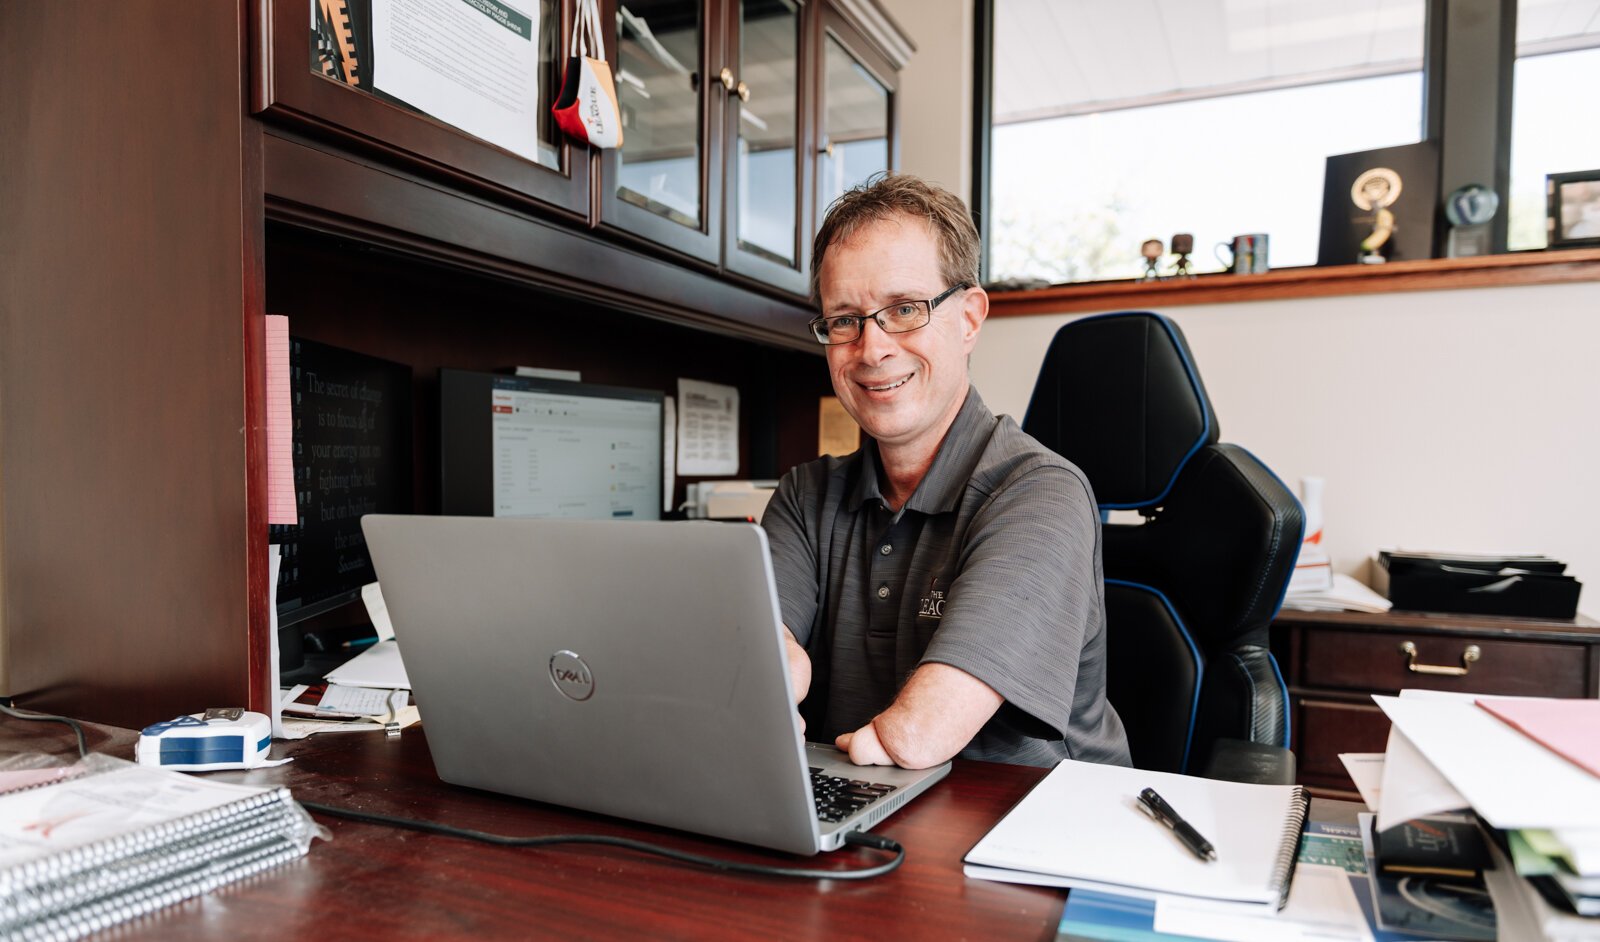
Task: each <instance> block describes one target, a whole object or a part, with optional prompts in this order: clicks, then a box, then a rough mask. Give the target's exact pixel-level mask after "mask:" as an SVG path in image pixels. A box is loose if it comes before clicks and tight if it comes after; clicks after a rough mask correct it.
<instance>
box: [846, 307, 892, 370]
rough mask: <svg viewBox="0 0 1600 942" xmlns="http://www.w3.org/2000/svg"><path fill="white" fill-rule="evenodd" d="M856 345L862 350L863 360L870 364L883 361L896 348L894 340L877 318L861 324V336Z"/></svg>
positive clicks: (866, 320)
mask: <svg viewBox="0 0 1600 942" xmlns="http://www.w3.org/2000/svg"><path fill="white" fill-rule="evenodd" d="M856 345H857V346H858V347H859V348H860V352H861V358H862V359H863V360H866V361H868V362H870V363H876V362H877V361H879V360H881V359H883V358H884V357H886V356H888V355H889V354H891V353H893V352H894V350H895V348H896V344H895V341H894V338H892V337H890V336H889V332H888V331H886V330H884V329H883V325H882V324H880V323H878V319H877V318H876V317H869V318H867V319H865V320H864V321H862V322H861V336H860V337H858V338H856Z"/></svg>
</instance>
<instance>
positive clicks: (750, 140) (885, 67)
mask: <svg viewBox="0 0 1600 942" xmlns="http://www.w3.org/2000/svg"><path fill="white" fill-rule="evenodd" d="M619 11H620V12H619V14H618V17H617V36H616V37H615V38H616V44H617V49H618V52H617V57H616V63H617V74H618V78H619V81H618V83H617V96H618V99H619V102H620V104H621V106H622V111H623V127H624V131H625V139H624V141H623V146H622V147H621V148H620V149H617V150H611V151H606V152H604V153H602V154H601V155H600V157H599V166H600V181H599V184H598V187H599V190H600V193H599V204H600V219H601V222H602V223H603V224H604V225H605V226H607V227H609V228H612V229H615V230H617V231H619V232H623V233H629V234H633V235H637V236H641V237H643V238H645V239H648V240H649V241H651V242H653V243H656V244H659V245H661V246H664V247H666V248H669V249H672V250H674V251H676V252H678V253H681V254H683V255H685V256H689V257H691V258H694V259H697V260H699V261H702V262H705V263H707V264H711V265H718V266H720V267H721V268H722V270H723V271H724V272H726V273H728V274H730V275H734V276H740V277H744V278H748V279H752V280H755V281H757V282H760V283H762V284H767V285H771V286H773V287H776V288H780V289H782V290H783V291H786V292H788V293H789V294H791V295H795V296H799V297H804V296H806V295H807V293H808V290H809V272H808V269H809V264H810V249H811V247H810V241H811V235H812V234H813V233H814V232H815V231H816V228H817V226H818V224H819V223H820V221H821V219H822V214H823V212H824V211H825V210H826V208H827V205H828V203H830V202H831V201H832V200H833V198H834V197H836V196H837V195H838V194H839V193H841V192H843V191H844V189H846V188H847V187H849V186H852V185H854V184H856V183H859V182H861V181H863V180H865V179H867V178H868V177H869V176H871V175H872V174H874V173H877V172H879V171H882V170H886V169H890V168H892V167H894V166H896V164H897V156H898V155H897V151H896V140H895V138H896V134H895V125H894V107H893V99H894V91H895V88H896V82H897V78H896V76H897V73H898V70H899V68H900V67H901V66H903V65H904V63H905V58H904V56H905V55H908V54H909V52H910V47H909V46H907V45H905V40H904V38H903V37H901V36H899V35H898V33H897V32H896V31H894V30H893V28H892V26H890V25H888V24H887V21H886V20H883V19H882V18H881V13H878V14H877V18H874V17H873V16H872V14H873V13H876V12H877V11H876V10H875V8H873V7H870V6H869V5H867V4H863V3H840V4H830V3H829V2H827V0H647V2H630V3H628V4H627V5H626V7H625V9H624V8H622V7H621V6H619ZM863 22H866V23H867V24H869V26H870V25H871V24H874V23H875V24H877V25H878V27H879V28H878V29H877V30H876V32H875V33H873V34H870V35H869V33H868V32H867V31H866V30H865V29H864V28H863V26H862V25H861V24H862V23H863ZM897 53H898V56H897Z"/></svg>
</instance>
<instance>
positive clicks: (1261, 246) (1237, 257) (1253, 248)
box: [1215, 232, 1267, 275]
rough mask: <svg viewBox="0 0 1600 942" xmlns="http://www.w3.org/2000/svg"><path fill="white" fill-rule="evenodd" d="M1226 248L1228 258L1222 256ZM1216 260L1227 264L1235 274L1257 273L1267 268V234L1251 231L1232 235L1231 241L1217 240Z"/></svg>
mask: <svg viewBox="0 0 1600 942" xmlns="http://www.w3.org/2000/svg"><path fill="white" fill-rule="evenodd" d="M1224 250H1226V251H1227V252H1228V254H1229V257H1228V258H1223V257H1222V253H1223V251H1224ZM1215 254H1216V256H1217V261H1219V262H1221V263H1222V264H1223V265H1225V266H1227V268H1228V271H1231V272H1233V273H1234V274H1235V275H1259V274H1261V273H1262V272H1264V271H1266V270H1267V234H1266V233H1265V232H1252V233H1250V234H1249V235H1241V236H1234V237H1233V242H1231V243H1229V242H1218V243H1217V247H1216V249H1215Z"/></svg>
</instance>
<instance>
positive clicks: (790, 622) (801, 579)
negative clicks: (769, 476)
mask: <svg viewBox="0 0 1600 942" xmlns="http://www.w3.org/2000/svg"><path fill="white" fill-rule="evenodd" d="M807 470H808V466H805V465H802V466H800V467H797V468H794V469H792V470H791V471H789V473H788V474H785V475H784V476H783V478H782V479H781V480H780V481H779V482H778V489H777V491H776V492H775V493H774V494H773V495H772V500H770V501H768V502H767V509H766V511H765V512H764V513H763V514H762V515H761V528H762V529H763V530H765V531H767V546H768V547H769V548H770V549H771V551H772V574H773V577H774V579H775V580H776V582H777V586H778V610H779V612H780V613H781V614H782V615H783V623H784V624H785V625H787V626H788V628H789V631H790V632H791V633H793V634H794V638H795V640H796V641H798V642H800V646H801V647H805V646H806V643H807V642H808V641H809V640H810V639H811V625H812V622H813V621H814V620H815V619H816V614H817V607H818V604H819V603H818V598H819V596H820V594H821V593H820V590H819V586H820V581H819V580H820V579H821V574H820V571H819V567H818V565H817V547H816V535H815V533H814V531H813V528H811V527H808V526H807V522H808V520H809V519H810V518H811V517H812V516H814V515H815V512H816V511H815V507H816V506H817V505H818V504H819V503H820V501H819V498H818V495H817V493H816V492H815V489H814V487H813V488H808V487H807V477H808V475H807V473H806V472H807ZM808 490H809V491H810V493H808Z"/></svg>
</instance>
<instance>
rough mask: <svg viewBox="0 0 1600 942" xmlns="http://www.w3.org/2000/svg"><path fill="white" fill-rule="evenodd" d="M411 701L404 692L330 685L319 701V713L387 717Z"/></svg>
mask: <svg viewBox="0 0 1600 942" xmlns="http://www.w3.org/2000/svg"><path fill="white" fill-rule="evenodd" d="M409 699H410V698H409V697H408V696H407V695H406V692H405V691H404V690H382V689H379V688H377V687H346V686H344V685H342V684H329V685H328V686H327V689H325V690H324V691H323V692H322V699H321V700H319V701H317V712H318V713H340V714H344V715H346V716H385V715H388V714H390V713H394V712H396V711H398V710H399V708H400V707H402V706H405V704H406V701H407V700H409Z"/></svg>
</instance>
